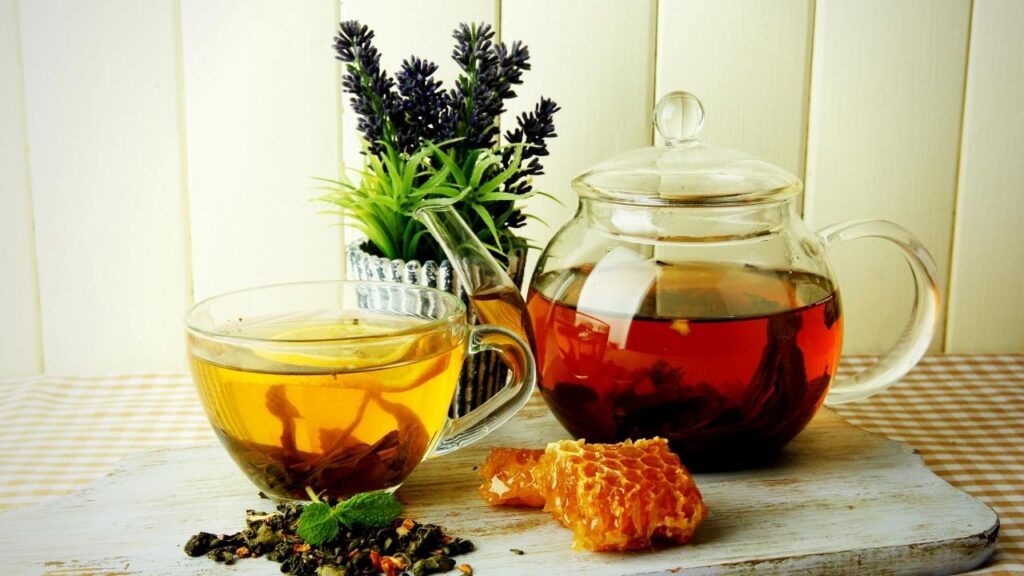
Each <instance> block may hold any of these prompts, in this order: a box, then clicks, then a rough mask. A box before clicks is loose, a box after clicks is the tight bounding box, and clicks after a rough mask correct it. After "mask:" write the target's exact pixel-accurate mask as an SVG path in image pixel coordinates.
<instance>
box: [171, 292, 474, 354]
mask: <svg viewBox="0 0 1024 576" xmlns="http://www.w3.org/2000/svg"><path fill="white" fill-rule="evenodd" d="M332 284H333V285H341V286H344V285H351V286H355V285H365V286H390V287H395V288H405V289H409V290H415V291H420V292H434V293H437V294H440V295H441V297H442V298H444V299H448V300H449V302H453V303H454V304H455V307H454V309H453V311H452V312H451V313H450V314H447V315H445V316H443V317H441V318H436V319H433V320H429V321H427V322H424V323H423V324H418V325H416V326H414V327H411V328H405V329H402V330H395V331H393V332H386V333H384V334H369V335H362V336H346V337H335V338H294V339H292V338H267V337H260V336H241V335H238V334H229V333H227V332H225V331H223V330H219V329H210V328H204V327H200V326H197V325H196V323H195V322H193V315H194V314H195V313H196V312H197V311H198V310H199V309H200V308H202V307H204V306H207V305H208V304H210V303H211V302H213V301H214V300H220V299H223V298H227V297H229V296H236V295H239V294H242V293H245V292H255V291H258V290H269V289H274V288H284V287H293V286H295V287H297V286H313V285H332ZM459 317H462V319H463V323H465V319H466V305H465V304H464V303H463V302H462V300H460V299H459V298H458V297H457V296H455V295H454V294H452V293H450V292H445V291H444V290H440V289H438V288H434V287H431V286H423V285H420V284H407V283H404V282H389V281H386V280H300V281H290V282H276V283H273V284H261V285H258V286H248V287H246V288H239V289H236V290H229V291H227V292H221V293H219V294H214V295H213V296H208V297H206V298H203V299H202V300H200V301H199V302H196V303H195V304H193V305H192V306H190V307H189V308H188V311H186V312H185V315H184V324H185V329H186V330H188V331H189V332H194V333H197V334H201V335H203V336H205V337H208V338H214V339H217V340H229V341H244V342H273V343H277V344H315V343H327V342H368V341H372V340H383V339H389V338H395V337H401V336H409V335H413V334H421V333H426V332H431V331H434V330H437V329H439V328H442V327H444V326H447V325H450V324H451V323H452V322H455V321H457V320H458V318H459Z"/></svg>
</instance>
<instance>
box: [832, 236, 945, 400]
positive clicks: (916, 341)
mask: <svg viewBox="0 0 1024 576" xmlns="http://www.w3.org/2000/svg"><path fill="white" fill-rule="evenodd" d="M818 234H820V235H821V238H822V241H823V242H824V244H825V247H826V248H830V247H832V246H833V245H835V244H839V243H842V242H846V241H847V240H855V239H857V238H882V239H885V240H888V241H890V242H892V243H893V244H896V246H898V247H899V248H900V251H901V252H902V253H903V256H904V258H906V259H907V264H909V265H910V272H911V275H912V276H913V277H914V290H915V292H914V306H913V308H912V309H911V311H910V319H909V320H908V322H907V325H906V327H905V328H903V333H902V334H900V337H899V338H898V339H897V340H896V344H895V345H893V347H892V348H890V349H889V351H888V352H886V353H884V354H882V356H881V357H880V358H879V359H878V361H876V362H875V363H874V364H872V365H871V366H869V367H867V368H865V369H864V370H862V371H860V372H858V373H856V374H854V375H853V376H848V377H844V378H838V379H836V381H835V382H834V383H833V384H832V387H831V389H830V390H829V393H828V396H827V397H826V399H825V404H826V405H830V406H831V405H835V404H842V403H844V402H850V401H852V400H859V399H861V398H867V397H868V396H871V395H872V394H874V393H876V392H879V391H881V390H883V389H885V388H887V387H889V386H890V385H892V384H893V383H895V382H896V381H897V380H899V379H900V378H902V377H903V376H904V375H906V373H907V372H909V371H910V369H911V368H913V367H914V365H915V364H917V362H918V360H920V359H921V357H922V356H924V354H925V352H926V351H927V350H928V345H929V344H930V343H931V340H932V334H933V333H934V332H935V326H936V322H937V320H938V318H939V306H940V300H941V295H940V293H939V280H938V274H937V272H936V270H935V261H934V260H932V257H931V254H929V253H928V251H927V250H926V249H925V247H924V245H922V244H921V242H920V241H919V240H918V239H917V238H915V237H914V235H913V234H911V233H910V232H909V231H907V229H906V228H903V227H902V226H899V225H897V224H894V223H892V222H887V221H884V220H858V221H854V222H845V223H843V224H836V225H833V226H829V227H827V228H824V229H822V230H821V231H819V232H818Z"/></svg>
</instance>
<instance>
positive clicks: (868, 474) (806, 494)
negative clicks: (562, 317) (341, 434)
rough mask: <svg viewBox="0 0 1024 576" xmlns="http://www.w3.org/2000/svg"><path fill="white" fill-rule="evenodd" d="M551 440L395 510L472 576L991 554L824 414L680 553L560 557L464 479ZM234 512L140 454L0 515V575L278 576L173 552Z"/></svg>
mask: <svg viewBox="0 0 1024 576" xmlns="http://www.w3.org/2000/svg"><path fill="white" fill-rule="evenodd" d="M564 437H566V433H565V432H564V431H563V430H562V428H561V427H560V426H559V425H558V424H557V423H556V422H555V420H554V419H553V418H552V417H551V416H550V414H549V413H548V412H547V410H546V409H545V408H544V406H543V404H541V403H540V402H539V401H536V400H535V401H533V402H531V404H530V405H528V406H527V408H525V409H524V410H523V411H522V412H521V413H520V414H519V415H518V416H516V418H515V419H514V420H513V421H512V422H510V423H509V424H508V425H507V426H505V427H504V428H502V429H501V430H499V431H497V432H495V433H494V434H492V435H491V436H490V437H488V438H487V439H485V440H484V441H483V442H482V443H481V444H480V445H478V446H473V447H470V448H466V449H464V450H462V451H460V452H458V453H456V454H453V455H450V456H446V457H444V458H441V459H438V460H433V461H429V462H426V463H424V464H422V465H421V466H420V467H419V468H418V469H417V470H416V472H415V473H414V474H413V476H412V477H411V478H410V479H409V481H408V482H407V483H406V485H405V486H403V487H402V489H401V490H400V491H399V493H398V495H399V498H400V499H401V500H402V501H403V502H404V503H405V504H406V507H407V512H408V513H409V514H410V515H411V516H413V517H415V518H417V519H420V520H422V521H425V522H433V523H438V524H442V525H444V526H447V527H448V529H449V530H450V531H451V533H453V534H455V535H459V536H463V537H467V538H470V539H472V540H473V541H474V542H475V543H476V545H477V550H476V551H475V552H473V553H472V554H469V555H466V556H462V557H460V558H459V559H460V561H464V562H468V563H469V564H471V565H472V566H473V568H474V570H475V572H476V574H477V575H479V576H492V575H511V574H588V575H609V576H611V575H614V576H623V575H638V574H664V573H677V572H683V573H685V574H699V575H707V574H746V573H757V574H793V573H801V572H803V573H808V574H858V575H870V574H950V573H956V572H960V571H964V570H968V569H970V568H972V567H974V566H976V565H978V564H980V563H982V562H983V561H984V560H985V559H986V558H988V557H989V556H990V555H991V554H992V552H993V551H994V550H995V540H996V534H997V533H998V526H999V521H998V518H997V517H996V514H995V513H994V512H993V511H992V510H991V509H990V508H988V507H987V506H985V505H984V504H982V503H981V502H979V501H977V500H975V499H973V498H972V497H970V496H968V495H967V494H965V493H963V492H960V491H958V490H956V489H954V488H952V487H951V486H949V485H948V484H946V483H945V482H943V481H942V480H941V479H939V478H938V477H936V476H935V475H934V474H932V473H931V472H930V471H929V470H928V469H927V468H926V467H925V466H924V465H923V464H922V462H921V459H920V458H919V457H918V456H917V455H916V454H914V453H913V451H912V450H910V449H909V448H907V447H906V446H904V445H902V444H899V443H897V442H893V441H890V440H887V439H885V438H882V437H879V436H876V435H872V434H869V433H867V432H864V431H862V430H859V429H857V428H854V427H853V426H851V425H849V424H847V423H846V422H844V421H842V420H841V419H840V418H839V417H837V416H835V415H834V414H833V413H831V412H828V411H827V410H823V411H822V412H821V413H820V414H819V415H818V416H817V417H816V418H815V420H814V421H813V422H812V423H811V425H810V426H809V427H808V429H807V430H805V431H804V433H803V434H801V435H800V436H799V437H798V438H797V439H796V440H795V441H794V442H793V443H792V444H791V445H790V446H789V447H788V448H787V449H786V451H785V452H784V453H783V455H782V457H781V458H780V459H779V460H778V461H777V462H776V463H775V464H774V465H773V466H771V467H769V468H764V469H760V470H755V471H746V472H736V473H727V474H706V475H698V476H697V484H698V486H699V487H700V489H701V491H702V492H703V494H704V498H705V501H706V502H707V504H708V506H709V507H710V510H711V515H710V518H709V519H708V520H707V521H706V522H705V523H704V524H703V525H702V526H701V527H700V529H699V530H698V532H697V537H696V539H695V541H694V542H693V543H691V544H689V545H686V546H674V547H669V548H664V549H661V550H657V551H653V552H641V553H628V554H608V553H603V554H601V553H590V552H573V550H572V548H571V542H572V535H571V533H570V532H569V531H568V530H567V529H565V528H562V527H561V526H560V525H558V524H556V523H555V522H554V521H552V520H551V519H550V517H549V516H548V515H547V514H545V513H543V512H540V511H533V510H521V509H495V508H489V507H487V506H486V505H484V504H483V503H482V502H481V501H480V499H479V498H478V497H477V495H476V486H477V485H478V484H479V479H478V478H477V476H476V473H475V470H474V469H475V466H477V465H478V464H479V463H480V462H482V461H483V459H484V458H485V456H486V453H487V449H488V447H489V446H492V445H504V446H529V447H538V446H543V445H544V444H545V443H546V442H548V441H550V440H555V439H558V438H564ZM246 508H255V509H257V510H259V509H263V510H269V509H271V508H272V506H271V505H270V502H268V501H266V500H261V499H260V498H259V497H258V496H257V491H256V489H255V488H253V487H252V486H251V485H250V484H249V483H248V481H247V480H246V479H245V478H244V477H243V476H242V474H241V472H239V471H238V470H237V469H236V468H235V465H234V464H233V463H232V462H231V460H230V459H229V458H228V456H227V455H226V453H225V452H224V451H223V450H222V449H221V447H220V446H219V445H205V446H197V447H191V448H179V449H173V450H163V451H159V452H151V453H145V454H140V455H138V456H134V457H131V458H128V459H126V460H125V461H123V462H122V463H121V464H120V466H119V467H118V469H117V470H116V471H115V472H114V473H112V474H111V475H110V476H107V477H105V478H103V479H102V480H100V481H98V482H96V483H95V484H94V485H93V486H91V487H90V488H88V489H86V490H84V491H82V492H80V493H78V494H75V495H72V496H68V497H64V498H60V499H55V500H50V501H47V502H44V503H41V504H39V505H37V506H34V507H31V508H26V509H20V510H15V511H11V512H7V513H4V514H0V556H4V558H3V559H2V561H0V571H2V573H3V574H12V575H21V574H33V575H35V574H48V575H53V576H56V575H58V574H59V575H70V574H79V575H86V574H89V575H95V576H101V575H102V576H113V575H115V574H117V575H119V574H159V575H165V574H166V575H180V574H210V575H220V574H224V575H250V574H251V575H259V574H263V575H268V576H269V575H272V574H278V573H279V572H278V565H277V564H276V563H273V562H269V561H267V560H264V559H254V560H242V561H239V562H238V564H236V565H235V566H230V567H228V566H223V565H219V564H215V563H214V562H212V561H210V560H207V559H206V558H189V557H187V556H185V554H184V553H183V552H182V550H181V548H182V545H183V544H184V543H185V541H186V540H187V539H188V537H189V536H190V535H191V534H193V533H195V532H197V531H199V530H207V531H212V532H235V531H238V530H240V529H241V528H242V527H243V523H244V522H243V518H244V515H245V510H246ZM512 548H518V549H521V550H523V551H524V552H525V554H524V555H516V554H513V553H512V552H511V551H510V549H512Z"/></svg>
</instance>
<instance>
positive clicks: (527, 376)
mask: <svg viewBox="0 0 1024 576" xmlns="http://www.w3.org/2000/svg"><path fill="white" fill-rule="evenodd" d="M484 350H493V351H495V352H497V353H498V356H500V357H501V360H502V362H504V363H505V364H506V365H507V366H508V367H509V369H510V370H511V371H512V382H510V383H509V384H508V386H505V387H504V388H502V389H501V390H500V391H499V392H498V393H497V394H495V395H494V396H492V397H491V398H490V399H489V400H487V401H486V402H484V403H483V404H481V405H480V406H477V407H476V408H474V409H473V410H471V411H470V412H469V413H468V414H464V415H462V416H459V417H458V418H453V419H451V420H449V421H448V424H447V425H446V426H445V428H444V430H443V431H442V433H441V440H440V442H438V443H437V445H436V446H435V447H434V450H433V451H432V452H431V453H430V455H429V456H428V458H434V457H436V456H442V455H444V454H447V453H449V452H454V451H455V450H458V449H459V448H462V447H464V446H468V445H470V444H472V443H473V442H476V441H477V440H479V439H481V438H483V437H484V436H486V435H488V434H490V433H491V432H493V431H494V430H496V429H497V428H498V427H499V426H501V425H502V424H504V423H505V422H507V421H508V419H509V418H511V417H512V416H514V415H515V413H516V412H518V411H519V409H520V408H522V407H523V405H524V404H526V401H527V400H529V399H530V395H531V394H532V393H533V389H534V387H535V386H536V385H537V366H536V364H535V363H534V360H533V354H531V353H530V348H529V347H528V346H527V345H526V343H525V342H523V339H522V338H520V337H519V336H517V335H516V334H515V333H514V332H511V331H509V330H506V329H504V328H501V327H499V326H489V325H484V326H474V327H473V329H472V330H471V331H470V333H469V354H476V353H478V352H483V351H484Z"/></svg>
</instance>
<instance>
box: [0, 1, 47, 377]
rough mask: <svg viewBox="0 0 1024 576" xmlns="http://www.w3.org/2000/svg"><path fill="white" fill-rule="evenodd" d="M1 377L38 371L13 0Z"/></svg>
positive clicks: (1, 24) (2, 135)
mask: <svg viewBox="0 0 1024 576" xmlns="http://www.w3.org/2000/svg"><path fill="white" fill-rule="evenodd" d="M0 110H3V111H4V112H3V114H2V115H0V190H2V193H0V268H2V269H3V274H4V281H3V282H2V283H0V318H3V322H0V377H3V376H22V375H26V374H36V373H39V372H41V371H42V369H43V362H42V343H41V341H40V334H39V291H38V289H39V287H38V283H37V282H36V261H35V238H34V232H33V226H32V197H31V194H32V192H31V189H30V185H29V177H28V151H27V150H26V144H27V141H26V136H25V102H24V83H23V81H22V73H21V39H20V34H19V26H18V2H17V0H0Z"/></svg>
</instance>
